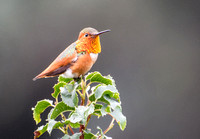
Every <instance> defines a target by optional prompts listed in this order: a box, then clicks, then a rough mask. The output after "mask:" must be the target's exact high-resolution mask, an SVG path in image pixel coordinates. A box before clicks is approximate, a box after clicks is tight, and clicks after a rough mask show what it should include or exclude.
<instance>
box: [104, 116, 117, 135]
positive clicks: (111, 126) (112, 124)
mask: <svg viewBox="0 0 200 139" xmlns="http://www.w3.org/2000/svg"><path fill="white" fill-rule="evenodd" d="M114 121H115V119H114V118H113V119H112V121H111V122H110V125H109V126H108V128H107V129H106V130H105V131H104V132H103V133H104V134H106V133H107V132H108V131H109V130H110V129H112V128H113V126H114Z"/></svg>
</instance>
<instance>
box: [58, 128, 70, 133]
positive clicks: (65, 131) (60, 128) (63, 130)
mask: <svg viewBox="0 0 200 139" xmlns="http://www.w3.org/2000/svg"><path fill="white" fill-rule="evenodd" d="M59 129H60V130H61V131H62V132H63V133H64V134H66V133H67V132H66V131H65V130H64V129H62V128H61V127H59ZM67 134H68V133H67Z"/></svg>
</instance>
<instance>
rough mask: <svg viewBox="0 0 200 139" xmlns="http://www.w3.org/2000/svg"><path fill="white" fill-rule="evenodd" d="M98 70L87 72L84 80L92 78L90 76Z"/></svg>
mask: <svg viewBox="0 0 200 139" xmlns="http://www.w3.org/2000/svg"><path fill="white" fill-rule="evenodd" d="M97 73H98V72H89V73H88V74H87V75H86V76H85V79H86V80H89V79H91V78H92V76H94V75H95V74H97Z"/></svg>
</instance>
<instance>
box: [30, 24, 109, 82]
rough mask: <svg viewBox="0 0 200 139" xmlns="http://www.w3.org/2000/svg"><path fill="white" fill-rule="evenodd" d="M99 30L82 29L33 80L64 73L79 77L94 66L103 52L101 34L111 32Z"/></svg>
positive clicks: (68, 76) (71, 76)
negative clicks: (76, 38)
mask: <svg viewBox="0 0 200 139" xmlns="http://www.w3.org/2000/svg"><path fill="white" fill-rule="evenodd" d="M109 31H110V30H109V29H108V30H104V31H100V32H98V31H97V30H96V29H94V28H91V27H87V28H84V29H83V30H81V32H80V33H79V37H78V40H77V41H75V42H74V43H72V44H71V45H69V46H68V47H67V48H66V49H65V50H64V51H63V52H62V53H60V55H58V57H57V58H56V59H55V60H54V61H53V62H52V63H51V64H50V65H49V66H48V67H47V68H46V69H45V70H44V71H43V72H41V73H40V74H39V75H37V76H36V77H35V78H33V80H34V81H35V80H37V79H40V78H48V77H55V76H58V75H62V76H63V77H65V78H79V77H80V76H82V75H85V74H86V73H87V72H88V71H89V70H90V69H91V68H92V66H93V64H94V63H95V62H96V60H97V58H98V54H99V53H100V52H101V44H100V37H99V35H101V34H103V33H106V32H109Z"/></svg>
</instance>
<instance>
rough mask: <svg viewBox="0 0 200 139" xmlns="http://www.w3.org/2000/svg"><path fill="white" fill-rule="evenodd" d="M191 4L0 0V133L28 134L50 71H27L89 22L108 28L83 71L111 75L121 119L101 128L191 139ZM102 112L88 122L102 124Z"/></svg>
mask: <svg viewBox="0 0 200 139" xmlns="http://www.w3.org/2000/svg"><path fill="white" fill-rule="evenodd" d="M199 7H200V1H199V0H196V1H195V0H87V1H86V0H0V65H1V66H0V111H1V112H0V138H2V139H32V138H33V131H34V130H35V129H37V126H36V125H35V122H34V121H33V118H32V111H31V108H32V107H33V106H35V104H36V102H37V101H38V100H41V99H44V98H49V99H50V98H51V93H52V92H53V89H52V87H53V85H54V84H55V83H56V82H57V78H51V79H41V80H37V81H35V82H34V81H32V78H33V77H34V76H36V75H37V74H38V73H40V72H41V71H42V70H43V69H44V68H46V67H47V66H48V65H49V64H50V63H51V62H52V60H53V59H54V58H55V57H56V56H57V55H58V54H59V53H60V52H61V51H63V50H64V49H65V48H66V46H68V45H69V44H71V43H72V42H74V41H75V40H76V39H77V37H78V33H79V31H80V30H81V29H83V28H84V27H88V26H90V27H94V28H96V29H97V30H99V31H100V30H104V29H111V30H112V31H111V32H110V33H106V34H104V35H102V36H101V44H102V53H101V54H100V55H99V58H98V60H97V62H96V63H95V65H94V66H93V68H92V69H91V71H96V70H97V71H100V72H101V73H102V74H103V75H107V74H111V76H113V77H114V79H115V80H116V84H117V87H118V90H119V91H120V93H121V101H122V107H123V113H124V115H126V116H127V121H128V123H127V128H126V129H125V131H124V132H122V131H121V130H120V129H119V127H118V125H117V124H115V127H114V128H113V130H111V131H110V132H109V133H108V134H107V135H108V136H112V137H113V138H114V139H121V138H127V139H189V138H190V139H199V138H200V62H199V61H200V8H199ZM44 118H45V114H44V115H43V119H44ZM107 119H108V120H110V119H109V117H105V118H103V119H99V120H97V121H96V119H94V118H93V119H92V121H91V123H90V125H89V126H90V127H92V128H94V129H96V125H100V126H101V127H102V128H103V129H105V128H106V127H107V126H108V124H109V123H108V122H107ZM59 137H62V134H60V133H59V132H57V131H54V132H53V134H52V136H51V137H49V135H48V134H44V135H43V136H42V137H41V139H47V138H48V139H49V138H50V139H57V138H59Z"/></svg>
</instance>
